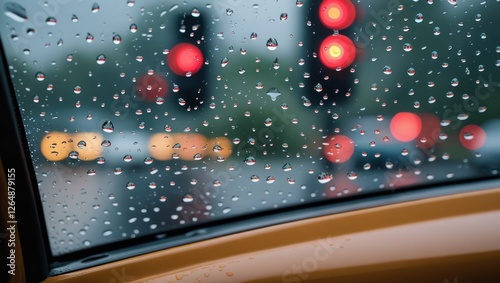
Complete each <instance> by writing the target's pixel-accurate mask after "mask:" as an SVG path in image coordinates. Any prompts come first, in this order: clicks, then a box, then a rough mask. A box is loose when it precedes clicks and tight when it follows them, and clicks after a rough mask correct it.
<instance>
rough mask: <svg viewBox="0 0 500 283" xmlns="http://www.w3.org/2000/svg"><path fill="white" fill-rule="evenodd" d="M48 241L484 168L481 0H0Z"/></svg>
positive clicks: (490, 80) (488, 65)
mask: <svg viewBox="0 0 500 283" xmlns="http://www.w3.org/2000/svg"><path fill="white" fill-rule="evenodd" d="M1 3H2V9H3V16H2V17H0V26H1V39H2V44H3V49H4V52H5V55H6V58H7V61H8V64H9V66H8V69H9V71H10V76H11V79H12V83H13V86H14V90H15V98H16V100H17V103H18V106H19V109H20V112H21V116H22V123H23V125H24V131H25V133H26V136H27V140H28V142H29V149H30V152H31V159H32V162H33V165H34V168H35V174H36V178H37V181H38V183H37V184H38V190H39V193H40V196H41V202H42V205H43V212H44V217H45V221H46V225H47V233H48V235H49V241H50V246H51V251H52V253H53V255H55V256H59V255H64V254H68V253H71V252H75V251H80V250H84V249H87V248H92V247H97V246H100V245H104V244H109V243H113V242H119V241H122V240H126V239H130V238H137V237H141V236H146V235H152V234H159V233H165V232H169V231H173V230H175V229H179V228H182V227H188V226H192V227H195V225H197V224H199V223H206V222H210V221H214V220H221V219H229V218H231V217H234V216H241V215H250V214H252V213H256V212H263V211H271V210H273V209H276V208H284V207H291V206H297V205H301V204H311V203H316V202H320V201H327V200H335V199H342V198H349V197H353V196H359V195H363V194H371V193H378V192H396V191H399V190H404V189H406V188H410V187H415V186H420V185H430V184H437V183H443V182H458V181H462V180H465V179H474V178H485V177H492V176H495V175H497V174H498V169H499V165H500V164H499V160H500V150H499V145H498V140H499V138H500V137H499V135H500V134H499V129H500V120H498V118H497V116H498V113H499V111H500V104H498V103H494V99H495V97H496V96H498V95H499V82H500V76H499V71H498V70H499V66H500V58H499V54H500V45H499V42H498V37H497V27H498V24H499V22H498V20H497V18H498V17H497V16H496V12H497V11H498V10H499V8H500V3H499V1H495V0H485V1H452V0H448V1H432V0H427V1H424V0H413V1H402V0H401V1H398V0H390V1H367V0H358V1H350V0H325V1H258V0H255V1H243V0H222V1H205V2H201V1H191V0H186V1H135V0H121V1H98V2H94V1H69V0H49V1H37V2H36V1H35V2H33V1H27V0H21V1H15V2H14V1H1Z"/></svg>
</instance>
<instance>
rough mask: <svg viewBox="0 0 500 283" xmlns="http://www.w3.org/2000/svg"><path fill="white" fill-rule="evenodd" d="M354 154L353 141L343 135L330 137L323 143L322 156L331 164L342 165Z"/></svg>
mask: <svg viewBox="0 0 500 283" xmlns="http://www.w3.org/2000/svg"><path fill="white" fill-rule="evenodd" d="M353 154H354V141H353V140H351V139H350V138H349V137H346V136H344V135H332V136H329V137H327V138H326V139H325V140H324V141H323V155H324V156H325V157H326V159H328V161H330V162H332V163H344V162H346V161H347V160H349V159H350V158H351V156H352V155H353Z"/></svg>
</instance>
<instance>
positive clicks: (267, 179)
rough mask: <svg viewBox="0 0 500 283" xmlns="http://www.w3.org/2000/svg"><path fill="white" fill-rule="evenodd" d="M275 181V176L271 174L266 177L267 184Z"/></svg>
mask: <svg viewBox="0 0 500 283" xmlns="http://www.w3.org/2000/svg"><path fill="white" fill-rule="evenodd" d="M275 181H276V178H275V177H273V176H268V177H267V178H266V183H268V184H272V183H274V182H275Z"/></svg>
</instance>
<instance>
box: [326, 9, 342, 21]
mask: <svg viewBox="0 0 500 283" xmlns="http://www.w3.org/2000/svg"><path fill="white" fill-rule="evenodd" d="M328 17H330V19H334V20H336V19H338V18H340V9H339V8H338V7H331V8H330V9H328Z"/></svg>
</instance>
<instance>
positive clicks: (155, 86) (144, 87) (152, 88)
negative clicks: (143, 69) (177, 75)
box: [136, 74, 168, 101]
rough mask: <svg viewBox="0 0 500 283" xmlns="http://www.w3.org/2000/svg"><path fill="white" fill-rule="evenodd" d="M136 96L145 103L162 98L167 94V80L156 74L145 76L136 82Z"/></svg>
mask: <svg viewBox="0 0 500 283" xmlns="http://www.w3.org/2000/svg"><path fill="white" fill-rule="evenodd" d="M136 87H137V94H138V95H139V96H140V97H141V98H142V99H143V100H145V101H156V98H157V97H161V98H164V97H165V96H166V95H167V92H168V83H167V80H166V79H165V78H164V77H162V76H160V75H157V74H151V75H149V74H145V75H143V76H142V77H140V78H139V79H138V80H137V86H136Z"/></svg>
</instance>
